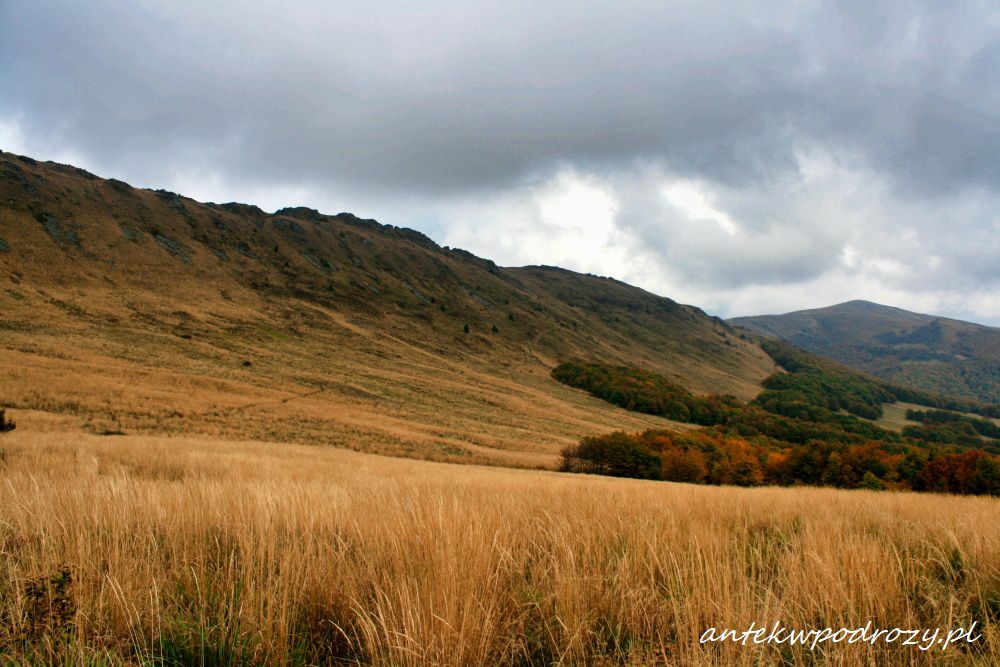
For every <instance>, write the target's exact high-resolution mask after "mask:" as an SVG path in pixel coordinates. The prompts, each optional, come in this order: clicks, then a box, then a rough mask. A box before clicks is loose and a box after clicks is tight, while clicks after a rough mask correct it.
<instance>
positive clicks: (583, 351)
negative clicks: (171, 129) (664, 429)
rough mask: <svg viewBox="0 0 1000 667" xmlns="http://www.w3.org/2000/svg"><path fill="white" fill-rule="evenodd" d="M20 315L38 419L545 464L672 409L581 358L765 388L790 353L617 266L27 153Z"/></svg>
mask: <svg viewBox="0 0 1000 667" xmlns="http://www.w3.org/2000/svg"><path fill="white" fill-rule="evenodd" d="M0 331H2V335H0V405H6V406H8V407H10V408H13V410H12V412H14V413H15V414H16V416H18V417H19V419H20V420H21V423H22V425H24V424H28V425H29V426H30V427H31V428H35V429H45V428H56V427H57V426H59V425H60V424H62V425H64V424H63V423H64V422H73V423H74V425H75V426H79V425H83V426H84V427H86V428H87V429H88V430H90V431H91V432H94V433H98V434H108V435H112V434H117V433H167V434H170V433H187V434H205V435H211V436H221V437H227V438H254V439H260V440H267V441H282V442H300V443H328V444H336V445H341V446H346V447H351V448H355V449H363V450H367V451H374V452H379V453H386V454H394V455H407V456H417V457H421V458H429V459H436V460H449V461H462V462H480V463H500V464H505V465H519V466H532V467H537V466H543V467H544V466H550V465H552V463H553V461H554V460H555V455H556V453H557V452H558V451H559V450H560V449H561V448H562V447H563V446H565V445H566V444H568V443H572V442H575V441H576V440H577V439H578V438H579V437H580V436H582V435H586V434H590V433H597V432H604V431H607V430H609V429H612V428H628V429H640V428H648V427H654V426H658V425H659V426H662V425H665V424H669V422H667V421H666V420H664V419H662V418H659V417H654V416H649V415H637V414H634V413H628V412H626V411H624V410H620V409H618V408H614V407H611V406H608V405H607V404H605V403H603V402H602V401H599V400H597V399H595V398H592V397H590V396H587V395H585V394H583V393H582V392H579V391H576V390H572V389H569V388H567V387H564V386H562V385H560V384H558V383H557V382H555V381H554V380H553V379H552V378H551V377H550V375H549V372H550V370H551V368H552V367H554V366H555V365H556V364H557V363H559V362H560V361H564V360H567V359H573V358H589V359H601V360H606V361H609V362H614V363H621V364H634V365H639V366H642V367H646V368H649V369H651V370H654V371H656V372H659V373H662V374H664V375H665V376H666V377H669V378H671V379H672V380H673V381H675V382H677V383H678V384H681V385H682V386H684V387H687V388H689V389H691V390H693V391H695V392H709V391H712V392H725V393H730V394H734V395H736V396H739V397H741V398H744V399H749V398H751V397H753V396H754V395H756V393H758V392H759V391H760V382H761V381H762V380H763V378H765V377H766V376H767V375H769V374H770V373H771V372H773V370H774V369H775V364H774V362H773V361H772V360H771V359H770V358H769V357H768V355H767V354H766V353H765V352H764V351H763V350H762V349H761V348H760V347H759V346H758V345H757V344H755V343H754V342H753V341H752V340H749V339H747V337H746V336H740V335H739V334H738V332H735V331H734V330H733V329H732V328H731V327H730V326H729V325H728V324H726V323H724V322H722V321H721V320H719V319H718V318H714V317H709V316H708V315H706V314H705V313H703V312H702V311H701V310H699V309H698V308H695V307H692V306H686V305H682V304H678V303H676V302H674V301H672V300H670V299H667V298H663V297H660V296H656V295H654V294H650V293H648V292H645V291H643V290H641V289H638V288H635V287H632V286H629V285H626V284H624V283H621V282H618V281H615V280H612V279H608V278H602V277H597V276H592V275H582V274H578V273H574V272H571V271H566V270H563V269H558V268H554V267H544V266H535V267H523V268H505V267H499V266H497V265H496V264H494V263H493V262H491V261H489V260H487V259H482V258H479V257H476V256H474V255H472V254H470V253H468V252H466V251H463V250H459V249H452V248H447V247H441V246H439V245H438V244H436V243H435V242H434V241H432V240H431V239H429V238H427V237H426V236H424V235H423V234H420V233H419V232H416V231H413V230H409V229H402V228H397V227H393V226H389V225H382V224H379V223H377V222H375V221H374V220H369V219H362V218H359V217H356V216H354V215H352V214H349V213H340V214H337V215H323V214H321V213H319V212H317V211H315V210H311V209H307V208H301V207H290V208H284V209H281V210H279V211H276V212H274V213H267V212H265V211H262V210H261V209H259V208H257V207H255V206H251V205H246V204H239V203H226V204H214V203H200V202H196V201H193V200H191V199H189V198H186V197H184V196H182V195H179V194H176V193H172V192H167V191H163V190H156V191H153V190H145V189H139V188H134V187H132V186H130V185H129V184H127V183H124V182H122V181H118V180H114V179H102V178H99V177H97V176H95V175H93V174H90V173H88V172H86V171H84V170H82V169H79V168H76V167H72V166H67V165H61V164H56V163H51V162H39V161H36V160H33V159H31V158H28V157H22V156H16V155H12V154H9V153H0ZM25 420H28V422H25ZM29 422H30V423H29Z"/></svg>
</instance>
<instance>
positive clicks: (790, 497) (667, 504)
mask: <svg viewBox="0 0 1000 667" xmlns="http://www.w3.org/2000/svg"><path fill="white" fill-rule="evenodd" d="M15 416H18V415H15ZM32 419H38V420H40V419H41V418H40V417H38V418H35V417H32V416H30V415H29V416H28V417H27V418H26V419H25V420H21V423H20V424H19V428H18V430H16V431H13V432H11V433H8V434H6V435H3V436H0V619H2V623H0V655H2V656H4V658H3V659H4V661H6V663H7V664H11V665H13V664H18V665H20V664H62V665H125V664H128V665H139V664H142V665H283V664H301V665H313V664H315V665H327V664H376V665H497V664H503V665H550V664H560V665H583V664H587V665H601V664H608V665H611V664H624V665H640V664H668V665H708V664H722V665H727V664H728V665H743V664H836V665H872V664H879V665H883V664H907V665H909V664H983V665H987V664H1000V643H998V641H1000V628H998V625H997V619H998V618H1000V525H998V523H997V521H996V517H997V516H998V510H1000V501H998V500H997V499H994V498H988V497H954V496H947V495H932V494H914V493H889V492H868V491H844V490H834V489H820V488H753V489H743V488H733V487H704V486H693V485H685V484H672V483H665V482H644V481H640V480H628V479H612V478H601V477H592V476H587V475H566V474H559V473H555V472H546V471H530V470H511V469H502V468H492V467H483V466H473V465H451V464H446V463H436V462H429V461H419V460H408V459H398V458H388V457H382V456H377V455H373V454H367V453H360V452H353V451H347V450H344V449H334V448H330V447H322V446H304V445H293V444H277V443H267V442H260V441H226V440H221V439H218V438H210V437H194V436H179V437H167V436H155V435H125V436H99V435H95V434H92V433H84V432H80V431H79V430H61V429H60V428H57V427H56V426H57V424H49V428H47V429H46V428H42V425H43V424H42V423H41V422H40V421H39V422H37V423H35V425H34V427H32V428H29V426H31V424H32ZM775 621H780V622H782V623H783V624H785V625H786V626H788V627H798V628H807V629H808V628H823V627H826V626H830V627H833V628H837V627H841V626H843V627H861V626H864V625H865V624H866V623H867V622H869V621H871V622H873V624H874V625H875V626H876V627H883V628H893V627H900V628H935V627H942V628H945V629H948V628H952V627H955V626H959V625H966V626H967V625H968V624H969V623H971V622H972V621H975V622H977V632H978V633H980V634H981V635H982V638H981V639H980V640H979V641H977V642H976V643H975V644H972V645H966V646H963V647H957V646H956V647H952V648H950V649H948V650H946V651H940V650H933V649H932V650H931V651H928V652H922V651H920V650H919V649H917V648H915V647H904V646H901V645H899V644H898V643H897V644H895V645H886V644H878V643H877V644H874V645H870V644H855V645H850V646H849V645H846V644H838V645H829V644H828V645H825V646H819V647H817V648H816V649H815V650H814V651H810V650H808V648H804V647H801V646H795V647H788V646H765V647H754V646H741V645H738V644H737V645H734V644H732V643H719V644H704V645H702V644H700V643H699V637H700V636H701V635H702V633H703V632H704V631H705V630H706V629H708V628H710V627H719V628H722V627H726V628H744V627H747V626H749V625H750V623H751V622H755V623H756V624H757V625H758V626H760V625H767V626H770V625H771V624H773V623H774V622H775Z"/></svg>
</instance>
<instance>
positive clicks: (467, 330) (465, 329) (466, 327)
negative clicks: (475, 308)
mask: <svg viewBox="0 0 1000 667" xmlns="http://www.w3.org/2000/svg"><path fill="white" fill-rule="evenodd" d="M462 331H463V332H464V333H469V325H468V324H466V325H465V326H464V327H462Z"/></svg>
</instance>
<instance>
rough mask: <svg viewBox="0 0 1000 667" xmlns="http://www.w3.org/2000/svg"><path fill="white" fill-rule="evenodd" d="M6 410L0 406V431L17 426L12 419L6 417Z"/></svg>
mask: <svg viewBox="0 0 1000 667" xmlns="http://www.w3.org/2000/svg"><path fill="white" fill-rule="evenodd" d="M6 413H7V411H6V410H4V409H3V408H0V433H6V432H7V431H13V430H14V429H15V428H17V424H15V423H14V422H13V421H11V420H9V419H7V414H6Z"/></svg>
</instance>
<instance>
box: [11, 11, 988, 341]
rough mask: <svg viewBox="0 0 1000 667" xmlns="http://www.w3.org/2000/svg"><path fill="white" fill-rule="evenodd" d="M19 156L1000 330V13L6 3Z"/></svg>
mask: <svg viewBox="0 0 1000 667" xmlns="http://www.w3.org/2000/svg"><path fill="white" fill-rule="evenodd" d="M0 148H2V149H3V150H7V151H12V152H16V153H20V154H26V155H30V156H32V157H36V158H39V159H50V160H56V161H59V162H67V163H72V164H75V165H77V166H81V167H84V168H86V169H88V170H90V171H93V172H95V173H97V174H99V175H101V176H105V177H115V178H119V179H121V180H124V181H127V182H129V183H132V184H133V185H137V186H143V187H155V188H165V189H169V190H173V191H177V192H181V193H183V194H185V195H187V196H190V197H193V198H195V199H198V200H202V201H215V202H225V201H243V202H249V203H255V204H258V205H259V206H261V207H262V208H264V209H266V210H275V209H277V208H281V207H284V206H295V205H304V206H309V207H311V208H316V209H319V210H321V211H323V212H327V213H336V212H340V211H352V212H354V213H356V214H357V215H360V216H362V217H372V218H376V219H378V220H379V221H381V222H384V223H390V224H394V225H399V226H403V227H412V228H415V229H419V230H421V231H423V232H425V233H426V234H428V235H430V236H431V237H432V238H433V239H435V240H436V241H437V242H439V243H440V244H442V245H448V246H452V247H461V248H465V249H468V250H470V251H472V252H474V253H476V254H478V255H480V256H484V257H488V258H490V259H493V260H494V261H496V262H497V263H499V264H501V265H507V266H511V265H525V264H551V265H558V266H563V267H566V268H570V269H575V270H578V271H584V272H589V273H595V274H599V275H609V276H613V277H615V278H618V279H621V280H624V281H626V282H629V283H632V284H635V285H639V286H641V287H643V288H645V289H648V290H650V291H652V292H655V293H657V294H662V295H665V296H669V297H671V298H674V299H676V300H678V301H682V302H685V303H693V304H696V305H698V306H700V307H702V308H704V309H705V310H707V311H709V312H711V313H714V314H718V315H721V316H724V317H728V316H738V315H751V314H762V313H781V312H788V311H791V310H797V309H801V308H811V307H821V306H826V305H830V304H834V303H838V302H842V301H846V300H850V299H866V300H870V301H876V302H880V303H885V304H889V305H894V306H898V307H901V308H906V309H908V310H915V311H920V312H929V313H936V314H941V315H948V316H953V317H959V318H962V319H968V320H972V321H977V322H983V323H987V324H994V325H1000V8H998V6H997V5H996V4H995V3H991V2H962V1H961V0H952V1H948V0H940V1H926V2H921V1H919V0H908V1H906V2H889V1H887V2H879V1H876V0H867V1H863V0H859V1H856V2H855V1H845V2H745V1H743V0H727V1H725V2H715V1H714V0H700V1H698V2H665V1H662V0H660V1H656V2H645V1H632V0H619V1H617V2H614V3H610V2H593V1H591V0H574V1H573V2H565V1H563V0H549V1H548V2H544V3H539V2H523V1H522V0H500V1H493V0H484V1H480V2H468V1H466V2H452V1H446V0H425V1H424V2H421V3H414V2H382V1H380V0H373V1H369V2H364V3H357V2H352V3H347V2H329V1H320V0H297V1H295V0H284V1H282V2H278V1H274V0H256V1H254V2H226V1H218V2H211V3H206V2H204V1H203V0H198V1H197V2H188V1H186V0H175V1H172V2H170V3H162V2H148V1H144V0H131V1H125V0H121V1H118V2H113V1H109V0H90V1H88V2H86V3H81V2H77V1H75V0H73V1H65V2H63V1H58V0H32V1H30V2H29V1H27V0H0Z"/></svg>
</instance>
